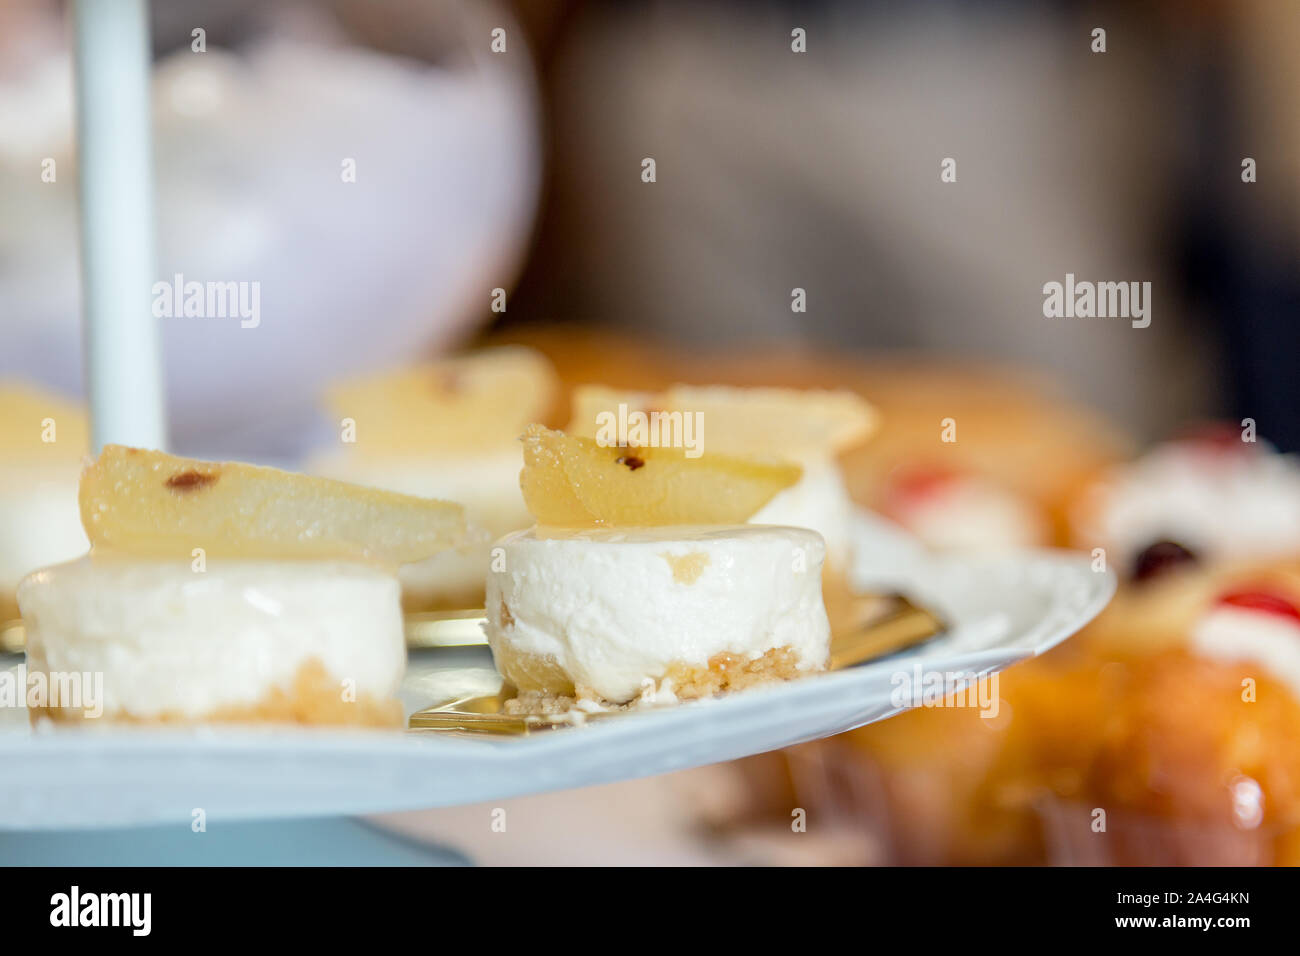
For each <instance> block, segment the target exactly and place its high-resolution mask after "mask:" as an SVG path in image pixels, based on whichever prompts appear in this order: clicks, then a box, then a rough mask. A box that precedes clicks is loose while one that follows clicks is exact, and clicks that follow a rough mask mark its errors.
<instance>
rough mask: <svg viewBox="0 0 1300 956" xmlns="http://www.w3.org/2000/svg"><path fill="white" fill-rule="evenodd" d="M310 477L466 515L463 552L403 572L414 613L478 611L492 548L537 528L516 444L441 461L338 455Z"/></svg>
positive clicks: (315, 464)
mask: <svg viewBox="0 0 1300 956" xmlns="http://www.w3.org/2000/svg"><path fill="white" fill-rule="evenodd" d="M309 470H310V471H312V473H314V474H318V475H323V476H325V477H328V478H334V479H337V480H339V481H346V482H350V483H352V484H357V485H363V486H365V487H367V488H383V489H387V490H388V491H394V492H398V493H399V494H405V495H416V496H418V497H423V498H440V499H442V500H444V501H455V502H458V503H459V504H461V505H462V506H463V507H464V508H465V513H466V516H467V519H468V521H469V523H470V526H469V528H468V529H467V531H466V534H465V536H464V539H463V540H462V541H461V543H460V544H459V545H457V546H456V547H454V548H449V549H447V550H446V551H443V552H441V553H440V554H436V555H434V556H433V557H431V558H429V559H427V560H424V561H419V562H414V563H411V564H406V565H403V566H402V567H401V568H400V569H399V571H398V577H399V579H400V580H401V583H402V603H403V605H404V606H405V607H406V609H407V610H411V611H420V610H427V609H429V608H445V607H476V606H478V605H479V604H480V603H481V602H482V600H483V577H484V574H485V573H486V570H487V566H488V559H489V555H490V551H491V547H492V542H493V541H494V540H495V539H496V538H499V537H501V536H502V535H504V534H507V533H509V532H511V531H516V530H519V529H521V528H527V527H528V526H529V525H530V524H532V517H531V516H530V515H529V514H528V509H527V508H525V507H524V499H523V496H522V495H520V493H519V442H518V441H517V440H515V439H512V440H511V442H510V444H508V445H506V446H504V447H503V448H491V449H483V450H479V451H466V452H464V453H461V454H447V455H441V456H440V455H437V454H429V455H426V456H416V455H407V456H394V457H391V458H376V459H370V458H366V457H364V456H361V455H347V454H335V455H330V456H323V457H318V458H317V459H315V460H313V461H312V462H311V464H310V465H309Z"/></svg>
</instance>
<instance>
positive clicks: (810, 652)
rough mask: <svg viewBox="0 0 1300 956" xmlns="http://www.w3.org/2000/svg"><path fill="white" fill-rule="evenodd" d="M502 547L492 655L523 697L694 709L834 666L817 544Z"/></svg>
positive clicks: (703, 530) (743, 541)
mask: <svg viewBox="0 0 1300 956" xmlns="http://www.w3.org/2000/svg"><path fill="white" fill-rule="evenodd" d="M496 547H498V548H500V549H502V550H501V553H500V555H499V561H500V562H501V564H500V565H499V568H494V569H493V571H492V573H490V574H489V575H488V581H487V614H488V624H487V635H488V641H489V643H490V644H491V646H492V652H493V655H494V657H495V659H496V662H497V668H498V669H499V670H500V671H501V673H502V674H503V676H505V677H506V678H507V679H508V680H509V681H511V682H512V683H513V684H514V685H515V686H516V687H517V688H519V689H520V690H521V691H536V692H545V693H552V694H556V695H570V694H576V695H577V696H578V697H585V698H591V699H599V700H604V701H610V702H615V703H621V702H625V701H628V700H630V699H632V698H633V697H637V696H639V695H641V694H642V691H643V690H644V689H646V688H647V686H650V687H651V688H652V689H655V690H656V691H657V693H658V694H660V695H663V696H670V695H676V696H699V695H701V694H702V693H709V692H712V691H713V690H716V689H725V688H727V687H730V688H734V687H739V686H744V685H746V684H749V683H757V682H760V681H762V680H771V679H786V678H789V677H794V676H798V674H800V673H804V672H808V671H813V670H818V669H821V668H824V667H825V666H826V664H827V659H828V655H829V649H830V626H829V624H828V622H827V618H826V610H825V607H824V605H823V603H822V591H821V570H822V563H823V560H824V557H825V545H824V543H823V541H822V539H821V537H820V536H819V535H818V534H817V533H816V532H813V531H809V530H806V529H802V528H788V527H773V526H761V525H736V526H721V527H716V526H715V527H699V528H692V527H683V526H676V527H664V528H628V529H607V528H602V529H584V530H560V529H544V528H534V529H531V530H528V531H521V532H516V533H514V534H511V535H509V536H507V537H505V538H504V539H502V540H500V541H498V542H497V543H496ZM669 682H671V684H670V685H669V686H665V685H666V684H668V683H669Z"/></svg>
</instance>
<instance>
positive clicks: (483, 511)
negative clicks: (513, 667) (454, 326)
mask: <svg viewBox="0 0 1300 956" xmlns="http://www.w3.org/2000/svg"><path fill="white" fill-rule="evenodd" d="M556 391H557V383H556V378H555V371H554V369H553V368H551V365H550V363H549V362H548V361H547V360H546V358H545V357H544V356H542V355H541V354H539V353H537V352H533V351H532V350H530V349H526V348H521V347H500V348H493V349H484V350H481V351H479V352H474V353H470V354H468V355H461V356H454V357H451V358H445V359H442V360H440V361H437V362H428V363H424V364H420V365H413V366H409V367H406V368H400V369H392V370H388V371H386V372H382V373H380V374H377V375H372V376H370V377H367V378H364V379H359V380H356V381H352V382H345V383H340V384H338V385H336V386H335V387H333V388H332V389H330V390H329V393H328V394H327V395H326V396H325V405H326V406H327V408H328V410H329V411H330V413H331V414H332V415H333V416H334V417H336V419H337V420H338V421H340V422H346V423H350V425H351V428H350V430H349V435H348V439H349V440H347V441H345V442H341V443H340V444H339V445H338V446H336V447H334V448H329V449H322V450H320V451H318V453H317V454H315V455H314V456H313V457H312V458H311V460H310V461H309V462H308V465H307V469H308V471H310V472H312V473H313V474H318V475H323V476H326V477H329V478H335V479H338V480H340V481H347V482H352V483H354V484H358V485H364V486H366V487H369V488H382V489H386V490H388V491H395V492H399V493H401V494H407V495H417V496H420V497H428V498H441V499H444V500H448V501H456V502H459V503H460V504H461V505H462V506H463V507H464V508H465V514H466V517H467V519H468V521H469V523H470V529H469V531H468V533H467V534H466V535H465V537H464V539H463V540H462V542H461V543H460V544H459V545H458V546H456V547H455V548H452V549H448V550H447V551H444V552H442V553H440V554H438V555H436V556H435V557H434V558H432V559H430V560H428V561H422V562H418V563H412V564H408V565H406V566H404V567H403V568H402V569H401V572H400V579H401V582H402V599H403V604H404V606H405V607H406V608H407V610H411V611H420V610H427V609H430V608H447V607H476V606H478V605H479V604H480V603H481V602H482V600H483V578H484V575H485V574H486V572H487V566H488V558H489V554H490V550H489V549H490V547H491V544H492V541H493V540H494V539H496V538H499V537H501V536H502V535H504V534H506V533H508V532H511V531H516V530H518V529H520V528H527V527H528V526H529V525H531V524H532V517H531V516H530V515H529V513H528V509H527V508H525V507H524V500H523V497H522V495H521V494H520V492H519V434H520V432H522V431H523V429H524V427H525V426H526V425H527V424H528V423H530V422H533V421H537V420H539V419H543V418H545V417H546V416H547V414H548V411H549V409H550V407H551V405H552V404H553V403H554V400H555V395H556Z"/></svg>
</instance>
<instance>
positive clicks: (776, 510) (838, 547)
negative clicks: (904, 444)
mask: <svg viewBox="0 0 1300 956" xmlns="http://www.w3.org/2000/svg"><path fill="white" fill-rule="evenodd" d="M798 463H799V464H800V465H801V466H802V467H803V476H802V477H801V478H800V479H799V480H798V481H797V482H795V484H793V485H791V486H790V487H789V488H786V489H784V490H783V491H780V492H778V493H777V494H776V495H775V496H774V497H773V498H772V500H771V501H769V502H768V503H767V504H766V505H764V506H763V507H762V508H760V509H759V511H758V513H757V514H755V515H754V516H753V517H752V518H750V519H749V523H750V524H770V525H784V526H787V527H791V528H811V529H812V530H813V531H816V532H817V533H818V534H820V535H821V536H822V539H823V540H824V541H825V542H826V560H827V562H828V563H830V564H831V565H832V566H834V567H837V568H841V569H843V568H847V567H848V565H849V563H850V559H851V557H852V553H851V552H852V537H851V535H850V531H849V529H850V527H851V525H852V520H853V501H852V499H851V498H849V492H848V489H847V488H845V487H844V477H843V475H842V474H841V473H840V467H839V464H838V463H836V461H835V460H834V459H833V458H830V457H817V458H804V459H801V460H800V461H799V462H798Z"/></svg>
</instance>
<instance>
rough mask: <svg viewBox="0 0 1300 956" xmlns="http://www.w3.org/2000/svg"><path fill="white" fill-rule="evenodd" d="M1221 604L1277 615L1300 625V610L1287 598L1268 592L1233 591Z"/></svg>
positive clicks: (1221, 599) (1223, 598) (1221, 600)
mask: <svg viewBox="0 0 1300 956" xmlns="http://www.w3.org/2000/svg"><path fill="white" fill-rule="evenodd" d="M1219 604H1220V605H1227V606H1229V607H1239V608H1244V609H1246V610H1250V611H1261V612H1263V613H1265V614H1276V615H1277V616H1279V617H1286V618H1290V619H1292V620H1294V621H1296V622H1297V623H1300V608H1297V607H1296V606H1295V605H1294V604H1293V603H1292V602H1290V601H1288V600H1287V599H1286V598H1284V597H1279V596H1278V595H1276V594H1270V593H1269V592H1267V591H1231V592H1229V593H1227V594H1225V595H1223V596H1222V597H1221V598H1219Z"/></svg>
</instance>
